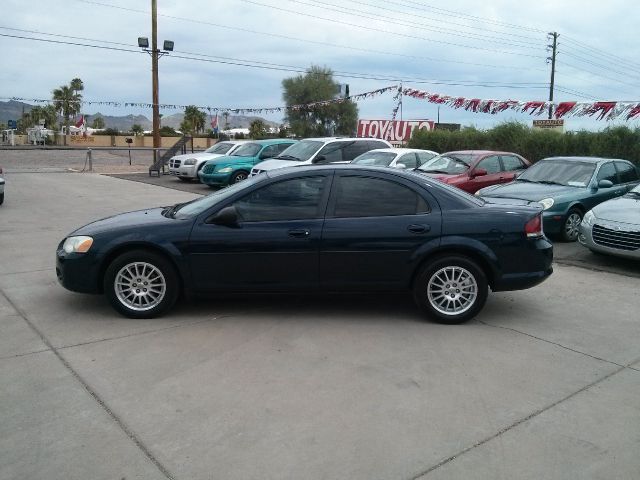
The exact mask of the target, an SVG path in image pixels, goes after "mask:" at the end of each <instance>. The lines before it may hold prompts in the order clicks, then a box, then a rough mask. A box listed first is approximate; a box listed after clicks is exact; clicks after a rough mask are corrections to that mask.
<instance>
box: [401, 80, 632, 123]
mask: <svg viewBox="0 0 640 480" xmlns="http://www.w3.org/2000/svg"><path fill="white" fill-rule="evenodd" d="M402 94H403V95H406V96H408V97H412V98H417V99H419V100H426V101H427V102H430V103H435V104H438V105H446V106H448V107H451V108H463V109H465V110H467V111H469V112H478V113H490V114H493V115H495V114H496V113H500V112H504V111H506V110H513V111H515V112H523V113H528V114H530V115H536V116H539V115H544V114H546V113H547V112H549V108H551V109H552V112H553V116H554V117H555V118H563V117H585V116H588V117H595V118H596V119H597V120H602V119H607V120H613V119H616V118H621V119H624V120H632V119H634V118H640V101H635V102H546V101H541V100H534V101H528V102H523V101H518V100H483V99H480V98H465V97H451V96H449V95H440V94H437V93H432V92H425V91H422V90H415V89H413V88H405V89H403V90H402Z"/></svg>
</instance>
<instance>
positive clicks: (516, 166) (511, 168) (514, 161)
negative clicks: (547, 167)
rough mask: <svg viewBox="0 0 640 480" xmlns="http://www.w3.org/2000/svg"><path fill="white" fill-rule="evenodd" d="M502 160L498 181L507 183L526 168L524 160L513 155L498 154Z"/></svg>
mask: <svg viewBox="0 0 640 480" xmlns="http://www.w3.org/2000/svg"><path fill="white" fill-rule="evenodd" d="M500 160H501V161H502V174H501V175H500V183H509V182H513V180H514V179H515V178H516V177H517V176H518V175H519V174H520V173H521V172H522V171H523V170H525V169H526V168H527V166H526V165H525V164H524V162H523V161H522V160H521V159H520V158H518V157H516V156H515V155H500Z"/></svg>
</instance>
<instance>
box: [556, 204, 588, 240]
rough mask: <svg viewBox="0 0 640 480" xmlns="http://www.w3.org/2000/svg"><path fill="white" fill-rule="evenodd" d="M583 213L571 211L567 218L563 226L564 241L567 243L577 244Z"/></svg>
mask: <svg viewBox="0 0 640 480" xmlns="http://www.w3.org/2000/svg"><path fill="white" fill-rule="evenodd" d="M582 217H583V213H582V212H581V211H580V210H579V209H577V208H571V209H569V212H567V218H565V220H564V223H563V224H562V232H561V233H560V235H561V236H562V240H564V241H565V242H575V241H576V240H577V239H578V234H579V230H578V227H579V226H580V222H582Z"/></svg>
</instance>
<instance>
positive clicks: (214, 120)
mask: <svg viewBox="0 0 640 480" xmlns="http://www.w3.org/2000/svg"><path fill="white" fill-rule="evenodd" d="M211 128H212V129H213V133H218V112H216V116H215V117H213V118H212V119H211Z"/></svg>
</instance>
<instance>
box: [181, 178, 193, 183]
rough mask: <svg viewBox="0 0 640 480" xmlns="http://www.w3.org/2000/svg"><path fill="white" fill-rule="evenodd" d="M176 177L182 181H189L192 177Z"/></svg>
mask: <svg viewBox="0 0 640 480" xmlns="http://www.w3.org/2000/svg"><path fill="white" fill-rule="evenodd" d="M178 179H179V180H180V181H182V182H190V181H191V180H193V179H191V178H189V177H178Z"/></svg>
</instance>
